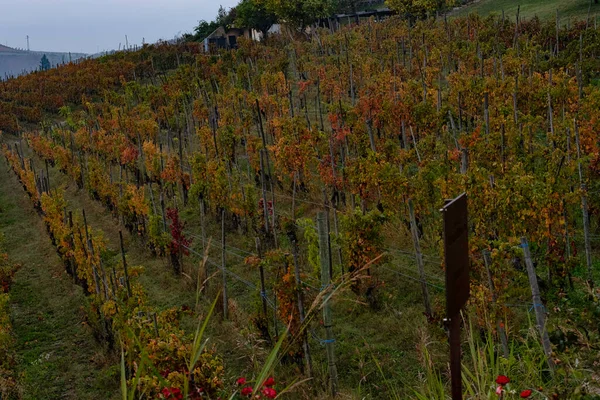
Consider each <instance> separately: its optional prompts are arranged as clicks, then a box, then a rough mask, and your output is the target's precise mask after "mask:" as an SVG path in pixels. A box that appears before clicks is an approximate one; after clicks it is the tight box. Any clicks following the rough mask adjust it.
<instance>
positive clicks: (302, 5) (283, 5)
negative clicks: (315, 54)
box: [261, 0, 336, 29]
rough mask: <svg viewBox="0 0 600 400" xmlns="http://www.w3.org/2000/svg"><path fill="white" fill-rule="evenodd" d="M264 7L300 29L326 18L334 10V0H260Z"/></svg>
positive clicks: (281, 19)
mask: <svg viewBox="0 0 600 400" xmlns="http://www.w3.org/2000/svg"><path fill="white" fill-rule="evenodd" d="M261 1H264V4H265V7H266V9H267V10H268V11H269V12H271V13H273V14H275V15H276V16H277V17H278V19H279V20H280V21H282V22H286V23H288V24H289V25H290V26H292V27H296V28H298V29H302V28H305V27H307V26H308V25H310V24H312V23H313V22H315V21H317V20H319V19H320V18H327V17H329V16H331V14H332V13H333V12H334V10H335V5H336V1H335V0H261Z"/></svg>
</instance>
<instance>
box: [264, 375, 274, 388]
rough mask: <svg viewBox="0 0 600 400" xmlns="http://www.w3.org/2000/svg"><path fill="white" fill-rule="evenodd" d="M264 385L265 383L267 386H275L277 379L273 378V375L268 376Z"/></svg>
mask: <svg viewBox="0 0 600 400" xmlns="http://www.w3.org/2000/svg"><path fill="white" fill-rule="evenodd" d="M264 385H265V386H266V387H272V386H275V379H273V377H272V376H270V377H269V378H268V379H267V380H266V381H265V383H264Z"/></svg>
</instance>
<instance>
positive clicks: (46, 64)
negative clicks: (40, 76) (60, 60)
mask: <svg viewBox="0 0 600 400" xmlns="http://www.w3.org/2000/svg"><path fill="white" fill-rule="evenodd" d="M50 68H52V66H51V65H50V61H49V60H48V57H46V55H45V54H44V56H43V57H42V59H41V60H40V71H48V70H49V69H50Z"/></svg>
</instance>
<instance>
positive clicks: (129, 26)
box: [0, 0, 239, 53]
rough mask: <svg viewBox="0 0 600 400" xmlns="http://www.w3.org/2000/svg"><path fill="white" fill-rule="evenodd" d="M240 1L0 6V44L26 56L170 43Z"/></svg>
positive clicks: (84, 0) (114, 0)
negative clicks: (23, 50)
mask: <svg viewBox="0 0 600 400" xmlns="http://www.w3.org/2000/svg"><path fill="white" fill-rule="evenodd" d="M238 1H239V0H0V43H2V44H4V45H8V46H10V47H19V48H26V47H27V39H26V36H27V35H29V41H30V44H31V50H44V51H60V52H68V51H70V52H74V53H76V52H83V53H96V52H98V51H104V50H112V49H117V48H118V47H119V43H121V44H122V45H125V35H127V37H128V39H129V43H130V44H140V43H141V42H142V39H145V40H146V42H150V43H152V42H155V41H157V40H158V39H172V38H173V37H174V36H175V35H177V34H179V33H185V32H191V31H192V30H193V28H194V26H196V25H197V24H198V21H199V20H201V19H206V20H213V19H214V18H215V16H216V15H217V10H218V9H219V5H220V4H222V5H223V6H224V7H226V8H229V7H232V6H234V5H235V4H237V3H238Z"/></svg>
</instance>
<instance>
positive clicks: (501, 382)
mask: <svg viewBox="0 0 600 400" xmlns="http://www.w3.org/2000/svg"><path fill="white" fill-rule="evenodd" d="M508 382H510V378H509V377H508V376H506V375H498V377H497V378H496V383H497V384H498V385H502V386H504V385H506V384H507V383H508Z"/></svg>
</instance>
